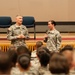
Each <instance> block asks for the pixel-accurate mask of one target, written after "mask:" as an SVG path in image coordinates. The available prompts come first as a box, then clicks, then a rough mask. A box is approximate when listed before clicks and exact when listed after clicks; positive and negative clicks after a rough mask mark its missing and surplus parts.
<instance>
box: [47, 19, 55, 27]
mask: <svg viewBox="0 0 75 75" xmlns="http://www.w3.org/2000/svg"><path fill="white" fill-rule="evenodd" d="M48 22H51V24H54V26H56V22H55V21H54V20H49V21H48Z"/></svg>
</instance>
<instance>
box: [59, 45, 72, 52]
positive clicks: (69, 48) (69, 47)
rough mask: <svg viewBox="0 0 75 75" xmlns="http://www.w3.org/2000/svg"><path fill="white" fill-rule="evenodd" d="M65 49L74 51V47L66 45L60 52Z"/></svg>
mask: <svg viewBox="0 0 75 75" xmlns="http://www.w3.org/2000/svg"><path fill="white" fill-rule="evenodd" d="M64 51H73V47H72V46H71V45H66V46H64V47H63V48H62V49H61V50H60V53H62V52H64Z"/></svg>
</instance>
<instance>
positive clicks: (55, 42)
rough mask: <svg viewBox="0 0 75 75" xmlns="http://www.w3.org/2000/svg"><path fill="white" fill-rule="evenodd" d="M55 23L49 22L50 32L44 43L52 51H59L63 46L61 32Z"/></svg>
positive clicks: (47, 33)
mask: <svg viewBox="0 0 75 75" xmlns="http://www.w3.org/2000/svg"><path fill="white" fill-rule="evenodd" d="M55 25H56V23H55V21H53V20H50V21H49V22H48V28H49V29H48V31H47V32H46V35H45V39H44V42H47V48H48V49H49V50H50V51H56V52H57V51H58V50H59V48H60V45H61V35H60V32H59V31H57V30H56V29H55Z"/></svg>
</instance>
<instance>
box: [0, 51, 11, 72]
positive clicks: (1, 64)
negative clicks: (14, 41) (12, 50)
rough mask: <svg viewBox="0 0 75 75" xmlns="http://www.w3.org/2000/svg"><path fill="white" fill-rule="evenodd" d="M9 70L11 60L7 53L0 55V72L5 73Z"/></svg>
mask: <svg viewBox="0 0 75 75" xmlns="http://www.w3.org/2000/svg"><path fill="white" fill-rule="evenodd" d="M9 68H11V58H10V56H9V55H8V53H7V52H2V53H0V71H2V72H5V71H7V70H8V69H9Z"/></svg>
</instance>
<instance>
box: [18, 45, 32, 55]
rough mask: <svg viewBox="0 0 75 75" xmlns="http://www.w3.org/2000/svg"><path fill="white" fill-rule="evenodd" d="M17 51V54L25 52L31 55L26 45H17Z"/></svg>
mask: <svg viewBox="0 0 75 75" xmlns="http://www.w3.org/2000/svg"><path fill="white" fill-rule="evenodd" d="M17 53H18V55H19V54H23V53H27V54H29V55H31V51H30V50H29V49H28V48H27V47H26V46H19V47H18V48H17Z"/></svg>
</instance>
